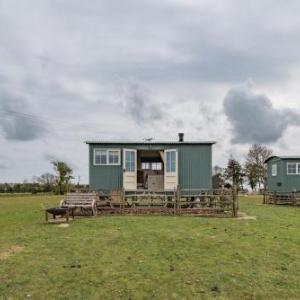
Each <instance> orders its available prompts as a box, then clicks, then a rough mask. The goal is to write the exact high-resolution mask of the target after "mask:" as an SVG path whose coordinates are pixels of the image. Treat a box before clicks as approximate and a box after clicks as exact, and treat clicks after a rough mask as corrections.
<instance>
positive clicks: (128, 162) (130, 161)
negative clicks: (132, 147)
mask: <svg viewBox="0 0 300 300" xmlns="http://www.w3.org/2000/svg"><path fill="white" fill-rule="evenodd" d="M125 171H126V172H135V152H134V151H129V150H126V151H125Z"/></svg>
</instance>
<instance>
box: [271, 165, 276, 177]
mask: <svg viewBox="0 0 300 300" xmlns="http://www.w3.org/2000/svg"><path fill="white" fill-rule="evenodd" d="M271 173H272V176H277V164H272V166H271Z"/></svg>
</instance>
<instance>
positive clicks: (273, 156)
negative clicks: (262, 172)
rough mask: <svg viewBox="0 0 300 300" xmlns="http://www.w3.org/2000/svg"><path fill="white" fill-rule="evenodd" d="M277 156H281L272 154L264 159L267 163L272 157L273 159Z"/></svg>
mask: <svg viewBox="0 0 300 300" xmlns="http://www.w3.org/2000/svg"><path fill="white" fill-rule="evenodd" d="M275 157H277V158H280V157H279V156H277V155H272V156H269V157H268V158H267V159H266V160H265V161H264V163H265V164H266V163H267V162H268V161H269V160H271V159H273V158H275Z"/></svg>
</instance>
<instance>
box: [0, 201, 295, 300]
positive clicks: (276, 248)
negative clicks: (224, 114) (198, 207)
mask: <svg viewBox="0 0 300 300" xmlns="http://www.w3.org/2000/svg"><path fill="white" fill-rule="evenodd" d="M59 199H60V198H57V197H46V196H44V197H43V196H22V197H17V196H15V197H0V298H3V299H24V298H26V297H27V298H31V299H53V298H55V299H132V300H134V299H299V298H300V209H299V208H293V207H279V206H276V207H275V206H263V205H261V202H262V201H261V200H262V199H261V198H260V197H256V198H254V197H248V198H242V199H240V207H241V210H242V211H243V212H246V213H248V214H249V215H255V216H257V220H236V219H231V218H223V219H222V218H203V217H202V218H201V217H167V216H162V217H160V216H122V217H121V216H120V217H117V216H107V217H97V218H78V219H77V220H75V221H73V222H71V223H70V226H69V227H68V228H60V227H58V226H57V225H54V224H45V223H44V213H43V211H42V210H41V203H48V204H49V203H58V201H59Z"/></svg>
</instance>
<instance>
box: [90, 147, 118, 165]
mask: <svg viewBox="0 0 300 300" xmlns="http://www.w3.org/2000/svg"><path fill="white" fill-rule="evenodd" d="M96 151H106V164H101V163H100V164H97V163H96ZM110 151H116V152H118V162H117V163H109V152H110ZM93 163H94V166H119V165H120V164H121V150H120V149H119V148H94V153H93Z"/></svg>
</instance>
